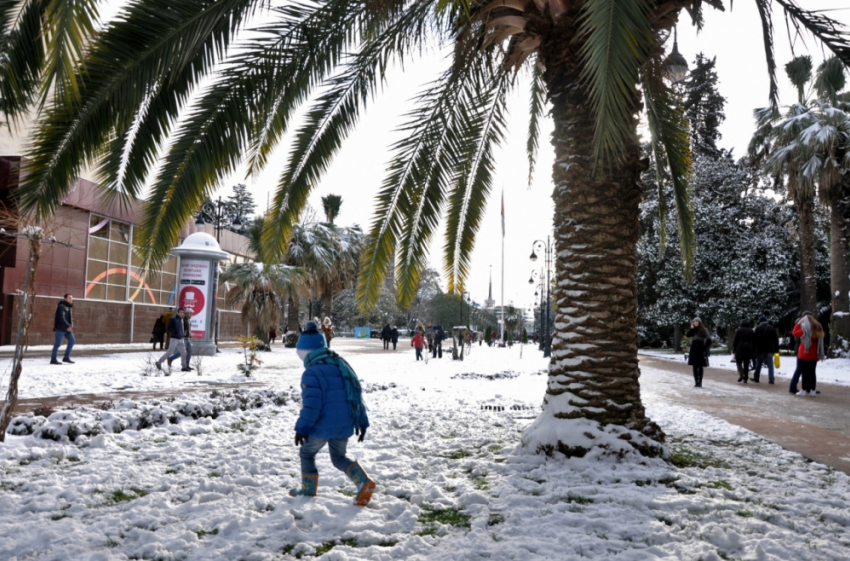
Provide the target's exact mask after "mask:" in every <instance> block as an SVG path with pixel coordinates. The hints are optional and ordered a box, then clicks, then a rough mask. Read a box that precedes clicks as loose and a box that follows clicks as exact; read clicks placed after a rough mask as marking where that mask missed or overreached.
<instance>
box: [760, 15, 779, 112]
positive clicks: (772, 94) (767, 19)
mask: <svg viewBox="0 0 850 561" xmlns="http://www.w3.org/2000/svg"><path fill="white" fill-rule="evenodd" d="M770 2H771V0H756V7H757V8H758V11H759V18H760V19H761V32H762V39H763V42H764V56H765V60H766V61H767V76H768V78H769V79H770V91H769V93H768V99H769V100H770V106H771V107H773V108H777V107H779V85H778V83H777V81H776V57H775V56H774V54H773V19H772V18H771V12H770Z"/></svg>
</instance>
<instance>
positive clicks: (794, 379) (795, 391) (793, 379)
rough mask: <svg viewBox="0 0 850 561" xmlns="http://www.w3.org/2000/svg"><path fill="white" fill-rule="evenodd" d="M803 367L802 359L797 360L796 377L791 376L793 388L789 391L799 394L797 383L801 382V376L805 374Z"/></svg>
mask: <svg viewBox="0 0 850 561" xmlns="http://www.w3.org/2000/svg"><path fill="white" fill-rule="evenodd" d="M802 368H803V365H802V364H801V363H800V359H799V358H798V359H797V368H796V370H794V375H793V376H791V386H790V387H789V388H788V389H789V390H791V391H793V392H794V393H797V382H798V381H799V380H800V375H801V374H802V373H803V370H802Z"/></svg>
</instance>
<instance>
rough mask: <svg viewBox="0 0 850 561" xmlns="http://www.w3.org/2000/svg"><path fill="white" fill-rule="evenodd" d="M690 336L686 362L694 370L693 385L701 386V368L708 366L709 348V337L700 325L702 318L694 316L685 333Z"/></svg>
mask: <svg viewBox="0 0 850 561" xmlns="http://www.w3.org/2000/svg"><path fill="white" fill-rule="evenodd" d="M685 336H686V337H691V349H690V351H688V364H689V365H690V366H691V367H692V368H693V370H694V387H695V388H701V387H702V376H703V369H704V368H705V367H706V366H708V360H707V357H708V350H709V349H710V348H711V337H709V336H708V331H707V330H706V328H705V327H704V326H703V325H702V320H701V319H699V318H694V321H692V322H691V328H690V329H689V330H688V332H687V333H686V334H685Z"/></svg>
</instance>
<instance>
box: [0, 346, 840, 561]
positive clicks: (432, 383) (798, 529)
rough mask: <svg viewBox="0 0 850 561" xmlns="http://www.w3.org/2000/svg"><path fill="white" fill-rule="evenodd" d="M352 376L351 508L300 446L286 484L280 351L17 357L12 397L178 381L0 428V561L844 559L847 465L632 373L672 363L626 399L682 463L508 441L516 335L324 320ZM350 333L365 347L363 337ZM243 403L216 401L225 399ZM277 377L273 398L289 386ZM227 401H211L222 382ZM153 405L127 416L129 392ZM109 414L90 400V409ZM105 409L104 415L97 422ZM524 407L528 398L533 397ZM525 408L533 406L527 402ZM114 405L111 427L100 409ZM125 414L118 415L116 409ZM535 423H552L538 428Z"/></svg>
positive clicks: (519, 412)
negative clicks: (395, 348) (833, 466)
mask: <svg viewBox="0 0 850 561" xmlns="http://www.w3.org/2000/svg"><path fill="white" fill-rule="evenodd" d="M333 346H334V348H335V349H336V350H340V351H341V352H342V354H343V355H344V356H345V357H346V358H347V359H348V360H349V362H350V363H351V364H352V366H353V367H354V368H355V370H356V371H357V372H358V373H359V375H360V377H361V378H362V379H363V382H364V387H367V388H368V389H369V390H370V391H369V393H367V395H366V396H365V397H366V403H367V406H368V407H369V414H370V420H371V422H372V427H371V428H370V429H369V432H368V435H367V438H366V441H365V442H364V443H357V442H356V441H355V440H354V439H352V440H350V441H349V453H350V455H351V456H352V457H354V458H356V459H358V460H359V461H361V462H362V465H363V466H364V468H365V469H366V470H367V471H368V472H369V474H370V475H371V476H372V477H373V478H374V479H375V480H376V481H377V482H378V490H377V492H376V494H375V495H374V497H373V500H372V503H371V504H370V506H369V507H367V508H358V507H354V506H352V505H351V501H352V497H351V494H352V491H353V485H352V484H351V483H350V482H348V481H347V480H346V479H345V477H344V475H343V474H342V473H341V472H339V471H336V470H335V469H334V468H333V467H332V466H331V465H330V461H329V458H328V455H327V453H326V452H324V451H323V452H322V453H321V454H320V455H319V458H318V460H319V471H320V476H319V495H318V497H316V498H314V499H308V498H297V499H293V498H290V497H288V495H287V490H288V489H289V488H291V487H294V486H296V485H297V483H298V474H299V464H298V455H297V449H296V448H295V447H294V445H293V436H294V434H293V427H294V423H295V419H296V417H297V415H298V409H299V406H298V403H297V402H296V401H295V400H293V399H291V398H287V396H289V395H290V394H289V393H288V392H289V391H290V388H291V387H292V386H296V387H297V384H298V380H299V378H300V373H301V365H300V364H299V362H300V361H298V360H297V358H295V353H294V350H291V349H282V348H279V347H278V348H275V350H274V352H272V353H263V354H262V358H263V360H264V364H263V367H262V368H261V369H260V370H259V371H258V372H257V375H256V378H255V381H259V382H262V383H263V385H264V388H265V389H263V390H260V389H256V388H246V389H245V390H244V391H242V392H239V393H238V394H237V393H235V392H232V391H230V388H227V387H222V386H217V390H218V392H219V393H218V394H217V395H215V396H211V395H210V392H209V391H203V392H201V391H199V390H198V387H197V386H198V380H201V381H203V382H206V383H209V382H216V383H221V384H231V385H232V389H233V390H236V389H237V388H238V387H239V385H240V382H244V380H245V378H244V377H241V376H234V374H235V372H236V368H235V364H236V363H237V362H238V356H237V354H236V351H228V352H225V353H224V354H223V355H219V356H217V357H209V358H208V359H205V362H204V373H203V376H197V375H196V374H194V373H192V374H191V375H180V374H175V375H173V376H171V377H164V376H160V377H150V376H143V375H141V374H140V368H139V364H140V363H142V362H143V361H144V359H145V356H146V353H128V354H123V355H113V356H107V357H93V358H85V357H79V360H78V363H77V364H76V365H74V366H72V367H64V366H63V367H51V366H50V365H49V364H46V362H47V361H45V360H44V359H27V361H25V363H24V373H23V376H22V395H21V397H22V398H30V397H33V396H34V395H43V396H45V395H59V394H63V393H66V392H70V393H88V392H92V391H114V388H115V386H117V385H121V384H125V385H131V386H132V388H133V389H134V390H145V391H148V390H159V389H169V390H178V391H179V390H181V389H183V390H185V391H186V392H187V393H186V395H184V396H182V397H180V398H177V399H175V400H173V401H171V400H168V399H156V398H151V399H148V400H147V401H142V400H139V401H134V400H133V399H125V400H123V401H118V402H116V404H115V406H114V407H113V408H112V409H109V410H107V411H103V410H100V409H97V408H81V409H78V410H76V411H73V412H70V411H67V412H57V413H54V414H53V415H52V416H51V417H50V419H49V420H45V423H48V422H49V423H57V426H60V425H58V424H59V423H62V422H70V421H73V420H74V419H77V420H80V421H86V422H96V421H97V419H98V418H99V419H100V422H101V424H103V419H104V418H106V419H107V420H108V419H112V423H113V424H112V428H113V429H114V428H115V427H116V426H119V427H120V425H121V420H123V421H124V422H125V423H126V426H125V428H124V429H123V430H121V432H118V433H115V432H103V433H101V434H98V435H95V436H91V437H89V436H80V437H78V439H77V444H74V443H72V442H70V441H65V440H64V439H63V438H62V435H61V434H60V435H59V439H58V441H54V440H46V439H43V438H40V437H37V436H35V435H29V436H13V435H7V443H6V444H5V445H0V559H4V560H10V561H12V560H15V561H17V560H22V559H56V560H59V559H71V558H73V559H75V560H80V561H83V560H95V559H127V558H138V559H169V560H170V559H180V560H202V559H204V560H205V559H233V560H237V559H238V560H243V559H244V560H265V559H291V558H296V557H300V556H307V557H309V556H313V555H316V556H317V557H319V558H321V559H325V560H351V559H373V560H380V561H389V560H394V559H411V560H422V559H441V560H442V559H458V560H461V559H462V560H467V559H488V558H489V559H517V560H529V559H531V560H534V559H585V558H587V559H599V560H608V559H615V560H643V559H670V560H678V559H700V558H701V559H703V560H718V559H721V558H723V559H726V558H729V559H733V558H742V559H765V560H795V561H796V560H809V559H811V560H814V559H846V558H848V557H850V539H848V537H847V536H848V531H847V526H848V525H850V514H848V513H849V512H850V485H848V477H847V476H846V475H844V474H843V473H839V472H834V471H832V470H830V469H828V468H826V467H824V466H822V465H819V464H817V463H813V462H808V461H806V460H805V459H804V458H802V457H801V456H800V455H798V454H796V453H792V452H788V451H785V450H783V449H781V448H779V447H778V446H776V445H773V444H771V443H769V442H767V441H766V440H764V439H762V438H760V437H759V436H757V435H755V434H753V433H751V432H749V431H747V430H745V429H743V428H740V427H737V426H734V425H730V424H728V423H726V422H725V421H722V420H719V419H717V418H714V417H711V416H709V415H706V414H704V413H702V412H699V411H696V410H693V409H688V408H684V407H679V406H674V405H670V404H668V403H664V402H662V401H661V400H660V398H659V397H658V395H656V394H654V393H653V391H652V388H653V386H654V385H656V384H657V382H659V381H663V380H665V379H666V378H665V377H675V376H677V375H676V374H671V373H667V372H663V371H660V370H654V369H651V368H644V369H643V376H642V383H641V386H642V388H643V390H642V391H643V392H644V393H643V398H644V402H645V404H646V406H647V412H648V414H649V415H650V416H651V417H652V418H653V420H655V421H656V422H658V423H659V424H660V425H661V426H662V428H663V429H664V430H665V431H666V433H667V435H668V442H667V446H668V448H669V449H670V452H671V454H672V457H673V459H674V460H676V461H677V462H678V464H679V465H680V466H682V467H675V466H673V465H670V464H667V463H665V462H662V461H660V460H654V461H643V462H641V461H623V462H612V461H599V460H598V459H597V458H596V457H592V456H591V455H588V456H587V457H585V458H574V459H571V460H563V459H557V458H547V457H546V456H542V455H537V454H531V453H528V452H527V451H525V449H524V448H522V446H520V444H521V443H520V438H521V434H522V433H523V431H524V430H525V429H526V428H527V427H528V426H529V425H530V424H531V423H532V422H535V419H536V418H537V417H538V413H539V412H540V410H541V402H542V397H543V393H544V391H545V388H546V384H547V382H548V376H547V375H546V372H547V362H546V361H545V360H544V359H542V358H541V357H540V355H539V353H537V352H525V353H524V356H522V358H520V357H521V354H520V350H519V349H518V348H517V347H518V345H517V346H514V348H512V349H496V348H488V347H478V346H475V347H473V350H472V353H471V354H470V355H468V356H467V357H466V360H464V361H463V362H460V361H456V362H452V361H451V360H450V359H449V358H447V357H445V356H444V358H443V359H442V360H436V359H432V360H430V361H429V363H428V364H424V363H423V362H419V363H416V362H415V361H414V355H413V353H412V351H410V350H409V349H406V348H405V349H404V350H403V351H401V350H400V351H399V352H392V351H387V352H383V351H380V350H379V349H380V346H381V345H380V342H377V341H356V342H355V341H346V340H339V339H337V340H335V341H334V345H333ZM364 347H367V348H368V352H364V350H366V349H364ZM237 395H238V396H242V398H244V400H245V402H246V403H249V404H250V406H249V407H246V408H245V409H244V410H243V409H242V408H241V407H239V406H235V407H234V408H232V409H230V410H227V409H226V408H220V410H219V411H218V413H217V414H216V415H215V417H213V416H204V415H203V414H198V418H197V419H196V418H193V415H191V414H188V415H187V414H185V413H189V412H192V411H194V412H195V413H198V412H204V411H206V412H210V411H213V410H214V409H215V408H216V407H221V406H223V405H224V404H227V403H231V404H233V403H235V402H234V401H233V400H236V401H238V402H240V403H241V402H242V401H241V400H240V399H238V398H236V397H235V396H237ZM290 397H291V396H290ZM228 400H231V401H228ZM156 408H158V409H160V410H161V411H162V412H163V413H164V414H165V415H166V417H168V415H170V414H172V413H173V414H174V416H173V420H174V421H175V422H171V420H169V421H168V423H167V424H166V423H159V424H158V423H152V424H151V425H150V426H148V427H147V428H139V427H140V425H138V424H136V425H134V424H133V423H134V422H135V421H134V420H138V419H139V418H141V416H142V415H143V412H144V411H145V410H147V411H149V412H150V411H153V410H154V409H156ZM107 414H108V415H109V416H106V415H107ZM116 419H118V421H116ZM541 419H545V417H541ZM541 422H546V421H541ZM116 423H117V425H116ZM133 427H136V428H133ZM553 430H558V429H557V428H555V427H554V424H553Z"/></svg>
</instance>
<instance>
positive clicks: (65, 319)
mask: <svg viewBox="0 0 850 561" xmlns="http://www.w3.org/2000/svg"><path fill="white" fill-rule="evenodd" d="M73 308H74V297H73V296H71V295H70V294H66V295H65V296H64V298H62V300H60V301H59V304H58V305H57V306H56V317H54V318H53V333H54V339H53V352H52V353H51V354H50V364H62V362H67V363H68V364H74V361H73V360H71V350H72V349H73V348H74V343H75V341H76V339H74V314H73V313H72V312H71V310H72V309H73ZM62 339H67V340H68V346H67V347H65V357H64V358H63V359H62V362H59V361H58V360H57V359H56V357H57V354H58V353H59V347H60V346H61V345H62Z"/></svg>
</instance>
